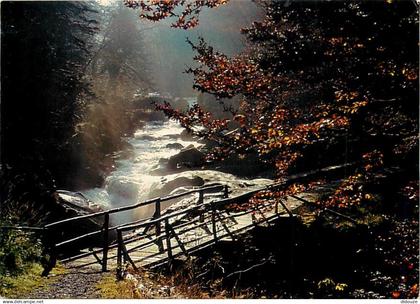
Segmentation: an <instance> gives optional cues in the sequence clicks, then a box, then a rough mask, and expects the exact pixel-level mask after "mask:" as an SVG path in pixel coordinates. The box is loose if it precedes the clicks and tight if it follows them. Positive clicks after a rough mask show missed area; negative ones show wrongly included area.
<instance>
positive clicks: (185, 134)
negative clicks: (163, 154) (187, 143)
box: [179, 129, 193, 140]
mask: <svg viewBox="0 0 420 304" xmlns="http://www.w3.org/2000/svg"><path fill="white" fill-rule="evenodd" d="M179 136H180V137H181V139H183V140H191V139H193V135H192V134H191V133H190V132H188V130H186V129H185V130H182V132H181V134H180V135H179Z"/></svg>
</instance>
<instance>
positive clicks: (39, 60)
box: [1, 2, 96, 202]
mask: <svg viewBox="0 0 420 304" xmlns="http://www.w3.org/2000/svg"><path fill="white" fill-rule="evenodd" d="M1 15H2V16H1V18H2V40H1V43H2V53H1V65H2V69H1V77H2V83H1V90H2V96H1V98H2V102H1V117H2V119H1V165H2V171H3V177H4V180H3V185H2V186H4V187H2V190H1V191H2V201H3V202H4V201H5V200H8V199H13V200H20V199H22V200H23V201H25V200H27V199H28V196H34V199H36V198H39V196H40V195H41V196H43V195H48V193H49V192H50V191H52V190H53V189H54V187H55V186H59V187H60V186H63V185H64V184H65V183H66V179H67V177H66V172H67V171H68V170H70V169H71V168H72V166H73V165H74V164H72V156H73V154H72V136H73V134H74V128H75V124H76V123H77V122H78V121H80V119H81V116H82V113H83V111H82V110H83V108H84V106H85V104H86V101H87V99H88V98H89V96H90V92H89V87H88V84H87V82H86V80H85V79H84V73H85V68H86V63H87V59H88V56H89V49H90V45H89V43H88V42H86V41H88V39H89V37H92V35H93V34H94V32H95V31H96V21H95V20H94V15H95V11H94V10H92V8H91V6H90V4H89V3H87V2H86V3H84V2H2V10H1ZM16 179H17V180H19V182H18V183H17V184H18V186H16V184H15V185H13V187H15V186H16V187H19V191H17V192H15V193H14V194H16V196H14V197H10V196H8V194H13V191H12V192H10V191H11V190H10V187H9V186H12V184H13V183H14V182H15V181H16ZM40 193H43V194H40ZM19 196H26V198H22V197H19Z"/></svg>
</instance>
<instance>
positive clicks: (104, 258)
mask: <svg viewBox="0 0 420 304" xmlns="http://www.w3.org/2000/svg"><path fill="white" fill-rule="evenodd" d="M108 233H109V213H108V212H107V213H105V220H104V243H103V251H102V272H106V271H107V264H108V237H109V235H108Z"/></svg>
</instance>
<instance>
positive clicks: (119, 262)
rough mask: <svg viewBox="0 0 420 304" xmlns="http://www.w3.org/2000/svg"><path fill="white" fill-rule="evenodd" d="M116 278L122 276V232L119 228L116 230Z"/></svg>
mask: <svg viewBox="0 0 420 304" xmlns="http://www.w3.org/2000/svg"><path fill="white" fill-rule="evenodd" d="M117 242H118V247H117V279H118V280H120V279H122V277H123V271H122V267H123V266H122V232H121V230H117Z"/></svg>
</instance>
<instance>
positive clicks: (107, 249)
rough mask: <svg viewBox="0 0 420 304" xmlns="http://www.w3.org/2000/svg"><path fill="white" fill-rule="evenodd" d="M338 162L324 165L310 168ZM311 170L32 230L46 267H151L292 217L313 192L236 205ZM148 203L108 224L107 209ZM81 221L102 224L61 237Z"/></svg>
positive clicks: (311, 198)
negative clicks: (183, 203)
mask: <svg viewBox="0 0 420 304" xmlns="http://www.w3.org/2000/svg"><path fill="white" fill-rule="evenodd" d="M341 167H342V166H336V167H329V168H325V169H322V170H318V171H316V172H318V173H319V172H322V171H323V170H331V168H333V169H337V168H341ZM313 173H314V172H309V173H305V174H300V175H296V176H292V177H289V178H288V179H287V180H285V181H283V182H280V183H275V184H271V185H268V186H265V187H262V188H259V189H255V190H252V191H248V192H246V193H243V194H240V195H237V196H232V197H229V187H228V186H227V185H215V186H209V187H202V188H197V189H193V190H190V191H186V192H183V193H179V194H175V195H171V196H166V197H161V198H155V199H151V200H148V201H145V202H141V203H138V204H134V205H130V206H125V207H120V208H114V209H110V210H105V211H101V212H96V213H92V214H87V215H82V216H77V217H72V218H68V219H64V220H61V221H58V222H54V223H50V224H48V225H46V226H44V227H42V228H37V229H39V230H41V231H42V232H43V233H44V236H45V241H46V242H47V243H48V244H49V253H50V256H51V257H52V259H51V265H50V266H51V267H53V266H54V265H55V261H56V259H58V260H60V261H61V263H65V264H67V265H68V266H69V267H77V268H82V267H90V268H92V267H93V268H99V269H100V270H102V271H107V270H108V269H117V271H122V270H124V269H125V267H126V266H130V265H131V266H132V267H133V268H134V269H138V268H141V267H151V268H153V267H157V266H161V265H164V264H171V263H172V261H173V260H174V259H175V258H182V259H190V258H191V256H192V255H194V253H196V252H198V251H199V250H202V249H204V248H206V247H208V246H212V245H214V244H216V243H218V242H220V241H232V240H233V241H234V240H237V239H239V238H240V237H241V234H243V233H245V232H247V231H249V230H251V229H253V228H254V227H256V226H267V225H273V224H275V221H277V220H279V219H281V218H284V217H293V216H294V213H293V212H294V210H295V209H296V208H297V207H299V206H300V205H302V204H303V203H304V202H314V201H315V200H316V194H315V193H304V194H300V195H297V196H288V197H285V198H282V199H275V200H267V201H266V202H265V203H261V204H253V205H252V207H249V208H240V206H241V205H242V204H244V203H247V202H248V201H249V199H250V198H251V197H253V196H254V195H255V194H256V193H258V192H261V191H267V190H281V189H284V188H286V187H287V186H289V185H291V184H292V183H294V182H297V181H300V180H302V179H304V178H305V177H307V176H309V175H312V174H313ZM186 197H189V199H190V201H189V203H188V207H186V208H181V209H180V210H172V211H169V210H162V208H161V206H162V203H165V202H170V201H172V202H173V201H175V200H179V199H181V198H186ZM151 206H154V214H153V215H152V216H150V217H148V218H144V219H141V220H137V221H133V222H128V223H124V224H120V225H115V226H112V225H111V224H110V223H111V222H112V221H110V216H112V215H113V214H119V213H121V212H127V211H130V212H135V210H137V209H140V208H145V207H148V208H150V207H151ZM238 206H239V208H238ZM86 221H94V222H95V223H101V224H102V225H101V226H102V227H101V229H97V230H94V231H91V232H88V233H84V234H82V235H77V234H76V235H73V236H72V237H70V238H67V239H63V235H62V233H61V234H60V232H62V231H64V230H65V229H64V228H65V227H67V229H68V227H74V228H77V227H78V225H79V224H80V225H82V223H83V222H84V223H86ZM95 227H98V225H96V226H95ZM98 241H99V242H98ZM81 244H83V245H84V247H83V246H82V248H85V249H82V250H77V251H75V252H76V253H74V254H72V255H69V254H68V253H69V252H71V249H72V248H74V247H76V246H77V248H80V247H81ZM47 271H49V270H47Z"/></svg>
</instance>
